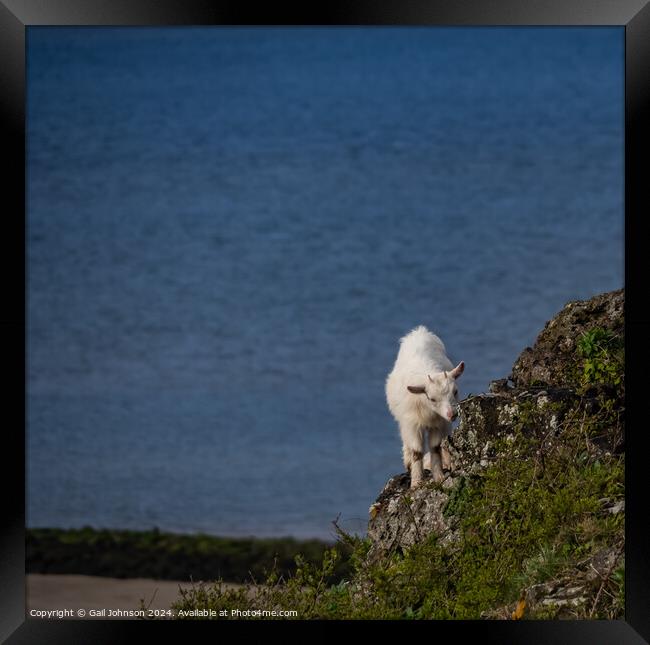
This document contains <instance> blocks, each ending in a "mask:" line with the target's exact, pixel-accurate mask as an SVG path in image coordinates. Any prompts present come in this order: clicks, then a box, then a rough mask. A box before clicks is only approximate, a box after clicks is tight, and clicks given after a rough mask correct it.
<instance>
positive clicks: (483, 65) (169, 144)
mask: <svg viewBox="0 0 650 645" xmlns="http://www.w3.org/2000/svg"><path fill="white" fill-rule="evenodd" d="M622 105H623V31H622V29H583V30H573V29H520V30H508V29H482V30H481V29H429V28H419V29H397V28H387V29H383V28H382V29H229V28H226V29H219V28H218V29H166V30H158V29H85V28H84V29H41V28H30V29H29V33H28V141H27V144H28V173H29V174H28V249H27V251H28V316H29V318H28V341H29V345H28V379H29V380H28V429H27V450H28V463H27V467H28V471H27V476H28V488H27V492H28V508H27V513H28V524H29V525H30V526H60V527H71V526H83V525H85V524H89V525H92V526H96V527H123V528H151V527H153V526H158V527H160V528H161V529H166V530H174V531H187V532H192V531H206V532H211V533H215V534H230V535H243V534H254V535H287V534H293V535H296V536H320V537H330V536H331V535H332V531H331V530H330V521H331V520H332V519H334V518H336V517H337V515H338V514H339V513H340V514H341V523H342V525H343V526H344V527H347V528H348V529H350V530H360V529H363V527H364V524H365V521H366V518H367V509H368V506H369V505H370V503H371V502H372V501H373V500H374V498H375V496H376V494H377V493H378V492H379V490H380V488H381V486H382V485H383V484H384V482H385V481H386V479H387V478H388V477H389V476H391V475H393V474H395V473H397V472H400V471H401V468H402V466H401V461H400V442H399V438H398V434H397V430H396V427H395V424H394V422H393V420H392V418H391V417H390V415H389V412H388V409H387V407H386V403H385V400H384V390H383V388H384V380H385V377H386V375H387V373H388V372H389V371H390V369H391V367H392V363H393V361H394V358H395V354H396V351H397V341H398V338H399V337H400V336H402V335H403V334H405V333H406V332H408V331H409V330H410V329H411V328H413V327H414V326H416V325H418V324H425V325H427V326H429V328H430V329H432V330H434V331H436V332H437V333H438V334H439V335H440V336H441V337H442V339H443V340H444V341H445V343H446V345H447V349H448V351H449V354H450V355H451V357H452V359H454V360H460V359H463V360H465V362H466V370H465V374H464V375H463V379H462V381H460V382H459V385H461V384H462V386H463V388H462V389H461V391H462V393H464V394H467V393H469V392H479V391H483V390H485V389H486V388H487V385H488V382H489V381H490V380H491V379H493V378H499V377H502V376H506V375H507V374H508V373H509V370H510V367H511V366H512V363H513V362H514V360H515V358H516V356H517V355H518V353H519V352H520V351H521V349H523V347H524V346H525V345H527V344H530V343H532V342H533V341H534V339H535V336H536V334H537V333H538V332H539V330H540V329H541V328H542V327H543V324H544V322H545V321H546V320H547V319H548V318H549V317H550V316H552V315H553V314H554V313H555V312H556V311H558V310H559V309H560V308H561V307H562V306H563V305H564V304H565V302H566V301H567V300H569V299H574V298H586V297H589V296H591V295H593V294H595V293H598V292H601V291H606V290H610V289H616V288H619V287H621V286H622V284H623V208H622V203H623V190H622V188H623V187H622V173H623V170H622V169H623V158H622V150H623V110H622Z"/></svg>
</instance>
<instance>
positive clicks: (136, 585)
mask: <svg viewBox="0 0 650 645" xmlns="http://www.w3.org/2000/svg"><path fill="white" fill-rule="evenodd" d="M228 586H233V587H237V586H239V585H236V584H228ZM179 587H180V588H183V589H190V588H191V587H192V582H190V581H174V580H152V579H148V578H130V579H118V578H103V577H99V576H83V575H55V574H51V575H50V574H48V575H43V574H37V573H30V574H28V575H27V576H26V610H27V617H28V618H29V617H30V611H32V610H34V611H47V610H57V609H69V610H72V614H73V615H72V616H71V618H73V619H75V620H78V619H79V615H78V614H77V612H78V610H79V609H81V610H83V611H85V615H84V616H83V618H84V619H88V618H90V619H93V618H94V619H100V620H106V619H109V618H111V617H110V616H108V613H109V612H108V610H109V609H121V610H139V609H141V602H140V600H141V599H142V600H144V605H145V607H149V608H151V609H154V610H155V609H158V610H160V609H169V608H170V606H171V604H172V603H173V602H175V601H177V600H179V598H180V593H179ZM101 609H106V610H107V611H106V614H107V615H106V616H91V615H90V614H89V612H90V611H91V610H101ZM32 618H34V619H38V617H32ZM120 618H121V619H122V620H123V619H124V618H125V617H120ZM135 618H136V619H137V616H136V617H135Z"/></svg>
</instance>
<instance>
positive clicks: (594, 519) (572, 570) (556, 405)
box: [368, 290, 625, 618]
mask: <svg viewBox="0 0 650 645" xmlns="http://www.w3.org/2000/svg"><path fill="white" fill-rule="evenodd" d="M623 330H624V291H623V290H620V291H614V292H611V293H606V294H602V295H599V296H596V297H594V298H592V299H590V300H587V301H574V302H569V303H568V304H567V305H566V306H565V307H564V308H563V309H562V310H561V311H560V312H559V313H558V314H557V315H556V316H555V317H554V318H553V319H552V320H550V321H548V322H547V323H546V325H545V327H544V329H543V330H542V331H541V333H540V334H539V336H538V338H537V340H536V342H535V344H534V346H533V347H527V348H526V349H525V350H524V351H523V352H522V353H521V355H520V356H519V357H518V359H517V360H516V362H515V364H514V366H513V369H512V373H511V374H510V375H508V376H507V377H505V378H503V379H501V380H499V381H495V382H493V383H492V384H491V385H490V388H489V389H490V391H489V392H486V393H483V394H479V395H476V396H471V397H469V398H467V399H465V400H464V401H462V403H461V414H460V418H461V420H460V424H459V426H458V428H457V429H456V430H455V432H454V435H453V437H452V438H451V439H450V440H449V445H448V447H449V450H450V453H451V456H452V469H451V472H448V473H446V479H445V480H444V481H443V483H442V484H435V483H433V482H432V481H431V480H430V479H429V478H426V479H425V482H424V484H423V485H422V486H421V487H419V488H417V489H415V490H410V489H409V484H410V477H409V474H408V473H402V474H399V475H396V476H394V477H392V478H391V479H390V480H389V481H388V482H387V484H386V485H385V487H384V489H383V490H382V491H381V493H380V495H379V497H378V498H377V500H376V502H375V503H374V504H373V505H372V506H371V507H370V520H369V524H368V537H369V539H370V543H371V545H370V550H369V553H368V558H369V561H370V562H381V561H385V560H386V559H387V558H391V557H394V556H395V554H398V557H401V556H400V554H404V553H406V552H408V551H409V550H410V549H411V548H412V547H414V546H415V545H424V544H432V543H435V544H436V548H437V549H438V550H442V551H441V553H442V557H443V559H444V558H447V559H452V560H454V559H455V560H457V561H458V562H459V563H460V562H465V559H466V551H467V550H472V551H473V552H475V556H474V560H475V566H474V569H475V575H476V576H478V577H477V580H476V581H475V582H476V584H480V575H481V570H482V569H481V565H480V559H481V558H484V560H485V562H486V563H490V564H489V566H492V564H494V566H496V567H508V566H511V567H512V571H511V572H510V573H511V574H512V575H510V576H509V578H508V580H507V585H506V584H505V582H506V577H507V576H506V577H503V578H502V582H503V583H504V584H503V585H501V587H499V588H498V589H495V590H494V594H493V595H494V601H495V606H493V607H491V608H488V609H486V608H485V603H483V609H482V610H481V614H480V615H481V616H483V617H494V618H496V617H511V616H514V617H516V618H519V617H522V616H524V615H526V616H532V617H543V618H546V617H581V618H582V617H589V616H601V617H614V616H616V617H621V616H622V611H623V610H622V604H623V603H622V578H621V581H618V582H617V576H618V577H619V578H620V577H621V576H622V571H623V566H624V552H623V544H624V536H623V524H624V522H623V517H624V509H625V502H624V499H623V493H624V491H623V462H624V457H623V452H624V446H625V437H624V427H623V412H624V401H625V398H624V397H625V394H624V393H625V384H624V371H623V361H624V356H623ZM428 475H429V473H428V471H425V477H426V476H428ZM491 548H492V549H493V552H491V551H490V549H491ZM508 550H512V551H513V553H512V554H509V555H508V556H507V557H506V552H507V551H508ZM497 551H499V552H501V551H503V554H502V555H503V557H502V558H501V557H500V555H499V556H498V558H497V559H499V562H497V563H492V562H491V560H492V559H493V557H494V552H497ZM470 559H471V558H470ZM459 566H460V565H459ZM465 566H469V564H468V563H467V562H465ZM469 568H470V569H471V568H472V567H471V566H470V567H469ZM459 571H460V569H459ZM461 573H462V572H461ZM504 585H505V586H504ZM497 586H498V585H497ZM506 587H508V589H506ZM508 597H510V599H511V602H510V603H505V604H503V605H501V606H499V605H498V602H499V600H500V599H501V600H504V599H506V598H508ZM479 604H480V603H479ZM470 615H471V613H470Z"/></svg>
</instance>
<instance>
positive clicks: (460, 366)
mask: <svg viewBox="0 0 650 645" xmlns="http://www.w3.org/2000/svg"><path fill="white" fill-rule="evenodd" d="M464 371H465V363H464V361H461V362H460V363H458V365H456V367H454V369H453V370H451V372H449V375H450V376H451V377H452V378H458V377H459V376H460V375H461V374H462V373H463V372H464Z"/></svg>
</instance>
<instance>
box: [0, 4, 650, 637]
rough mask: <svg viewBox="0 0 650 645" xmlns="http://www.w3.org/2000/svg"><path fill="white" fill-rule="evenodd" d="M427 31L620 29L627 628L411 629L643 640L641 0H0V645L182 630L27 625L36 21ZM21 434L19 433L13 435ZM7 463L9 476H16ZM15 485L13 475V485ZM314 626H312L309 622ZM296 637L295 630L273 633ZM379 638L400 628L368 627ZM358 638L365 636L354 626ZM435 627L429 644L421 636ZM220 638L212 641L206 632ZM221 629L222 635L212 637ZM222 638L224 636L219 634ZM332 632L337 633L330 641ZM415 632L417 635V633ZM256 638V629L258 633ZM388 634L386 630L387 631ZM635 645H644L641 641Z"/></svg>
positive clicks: (646, 323) (616, 624) (647, 68)
mask: <svg viewBox="0 0 650 645" xmlns="http://www.w3.org/2000/svg"><path fill="white" fill-rule="evenodd" d="M390 24H397V25H432V26H434V25H435V26H443V25H448V26H461V25H465V26H469V25H475V26H517V25H520V26H528V25H532V26H540V25H545V26H552V27H562V26H620V27H621V28H622V29H624V30H625V243H626V248H625V288H626V389H627V410H626V429H627V431H626V435H627V436H626V444H627V449H626V562H627V566H626V585H625V587H626V609H625V621H518V622H505V621H490V622H486V621H481V622H474V621H448V622H446V623H444V624H436V625H435V626H431V625H413V626H412V628H413V629H417V628H418V627H419V628H424V630H423V631H422V632H421V633H422V638H431V637H432V636H434V635H435V636H436V637H437V638H439V637H443V636H444V635H449V636H453V637H454V639H458V638H460V639H462V640H465V639H471V638H472V636H474V637H478V638H480V639H481V642H482V643H486V642H499V643H531V644H532V643H582V642H584V643H590V644H594V643H621V644H622V643H643V642H650V591H649V590H650V584H649V581H650V548H648V546H647V541H646V538H645V535H644V532H643V526H642V523H643V520H644V519H645V518H646V516H647V515H648V506H649V504H648V498H649V496H648V495H647V494H646V492H645V481H644V480H645V470H646V467H644V465H643V461H642V460H643V458H644V456H645V454H647V453H646V451H645V445H646V441H647V440H646V439H645V436H646V435H645V432H646V431H645V427H644V424H643V421H642V420H641V410H642V400H643V387H644V382H643V380H642V374H643V367H644V366H645V365H647V364H648V362H649V360H650V356H649V354H650V351H649V350H648V347H649V346H650V343H648V341H647V338H648V335H649V334H648V332H649V331H650V315H648V314H647V313H644V310H645V307H644V305H645V298H644V296H645V295H646V293H647V292H648V289H647V288H645V289H644V286H645V280H646V271H645V270H646V269H647V268H648V262H647V259H646V258H647V255H648V254H647V252H646V250H645V248H644V247H645V245H646V243H647V241H648V240H650V235H648V217H647V214H648V213H650V209H649V208H648V202H649V201H650V198H649V197H650V189H649V187H648V183H649V182H648V179H646V174H647V172H646V166H645V165H644V161H645V156H646V154H647V151H650V131H649V122H650V119H649V118H648V117H649V114H648V106H649V104H650V0H590V1H589V2H585V1H584V0H527V1H525V2H523V1H522V0H491V1H490V0H471V1H469V0H428V1H427V0H411V1H404V2H396V1H391V2H385V3H382V4H381V6H379V3H376V2H375V3H373V2H370V1H365V2H355V3H352V2H340V1H333V2H328V3H323V4H322V5H320V6H316V7H314V6H311V4H310V3H302V6H298V7H297V8H291V9H289V8H288V5H286V6H285V5H278V4H277V3H268V4H266V5H260V6H252V5H250V4H247V3H242V2H237V3H235V2H217V1H214V2H208V1H206V0H45V1H44V0H0V106H1V115H2V119H1V127H2V139H1V141H2V145H1V146H0V155H1V157H2V168H3V179H4V181H3V201H5V202H8V204H6V206H5V207H4V208H3V216H2V220H1V221H2V227H3V235H2V237H1V238H0V239H1V240H2V249H3V251H2V253H0V257H1V258H2V262H3V265H4V266H3V267H2V271H1V273H0V275H1V276H2V294H3V298H4V307H3V309H2V317H1V328H2V334H1V338H2V357H3V359H4V361H3V362H4V367H5V373H6V374H8V377H9V378H8V379H6V382H5V383H6V384H5V387H4V388H3V393H4V395H5V396H4V401H5V404H6V406H5V409H6V407H9V408H10V410H11V414H9V415H8V416H6V417H5V423H6V425H5V424H3V425H4V432H3V434H2V438H3V442H4V446H3V448H4V449H3V450H2V455H3V461H4V464H3V466H4V467H3V468H2V474H3V477H4V480H5V481H4V488H3V491H4V493H5V494H4V500H3V502H4V503H3V512H2V514H1V515H2V517H3V521H4V527H3V532H2V547H1V549H0V589H1V594H0V597H1V599H2V600H1V603H2V604H1V607H0V638H2V639H8V640H7V642H10V643H41V642H47V643H56V642H61V643H73V642H79V643H85V642H92V643H104V642H106V643H109V642H110V643H115V642H118V639H119V640H120V641H121V640H125V639H126V638H127V637H128V636H129V635H130V634H132V633H133V632H137V634H138V635H139V637H140V638H142V637H149V636H151V632H150V630H151V629H157V628H160V626H161V625H163V626H164V627H163V628H164V629H165V630H166V633H167V634H168V635H170V636H171V634H170V633H169V630H170V629H172V630H176V629H179V630H183V632H185V630H187V629H188V628H190V627H194V628H195V627H196V626H197V625H198V624H197V623H192V624H189V623H185V622H181V621H172V622H171V623H170V622H168V621H154V622H152V623H149V622H144V621H132V622H128V623H126V622H103V621H82V620H80V621H64V620H61V621H46V620H39V619H27V620H26V618H25V544H24V539H25V494H24V491H25V487H24V482H25V478H24V464H25V436H24V429H25V427H26V426H25V421H26V406H25V375H26V370H25V339H26V334H25V323H26V308H25V304H26V296H25V284H26V282H25V278H26V264H25V206H26V203H25V160H26V151H25V41H26V39H25V36H26V29H27V28H28V27H30V26H36V25H50V26H70V25H80V26H81V25H84V26H85V25H97V26H99V25H115V26H127V25H131V26H145V25H146V26H170V25H332V26H336V25H369V26H371V25H390ZM21 424H22V430H21ZM14 466H17V467H16V468H15V467H14ZM21 475H22V477H21ZM313 624H314V623H311V625H312V626H313ZM281 625H283V626H285V627H288V628H290V629H292V630H294V631H295V630H301V631H304V628H305V627H309V625H308V624H306V623H299V622H298V623H291V624H289V623H281ZM375 625H377V626H379V627H380V628H381V629H382V630H389V631H390V630H391V629H397V628H398V629H399V630H400V636H401V637H402V638H403V637H404V630H405V629H407V628H411V624H409V626H408V627H407V626H406V625H399V627H397V626H396V625H395V624H394V623H389V622H383V621H379V622H376V623H373V625H372V626H373V627H374V626H375ZM202 626H204V627H208V628H211V630H212V631H211V634H212V635H213V636H214V635H215V634H219V635H223V636H226V632H228V635H234V634H235V633H236V634H237V636H238V637H246V634H250V633H252V630H253V629H255V631H257V632H258V633H259V631H258V630H259V627H260V626H262V627H263V628H264V629H266V628H275V626H276V624H274V625H270V624H268V623H261V622H258V623H245V622H243V621H242V622H235V623H230V624H228V625H226V624H225V623H203V624H202ZM363 628H364V629H365V628H366V626H364V627H363ZM318 629H319V632H320V633H321V634H322V635H323V636H324V637H327V636H328V635H337V634H339V635H340V634H341V632H340V629H341V627H340V625H339V626H337V625H336V624H332V623H329V624H324V623H319V625H318ZM431 629H435V630H436V631H435V634H433V633H432V632H431ZM214 630H219V631H214ZM224 630H226V631H224ZM229 630H234V631H232V632H231V631H229ZM335 630H337V631H335ZM418 631H420V630H418ZM267 634H268V632H267ZM386 636H388V633H386ZM644 639H645V640H644Z"/></svg>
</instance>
